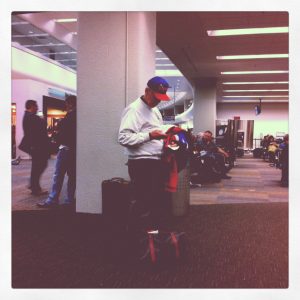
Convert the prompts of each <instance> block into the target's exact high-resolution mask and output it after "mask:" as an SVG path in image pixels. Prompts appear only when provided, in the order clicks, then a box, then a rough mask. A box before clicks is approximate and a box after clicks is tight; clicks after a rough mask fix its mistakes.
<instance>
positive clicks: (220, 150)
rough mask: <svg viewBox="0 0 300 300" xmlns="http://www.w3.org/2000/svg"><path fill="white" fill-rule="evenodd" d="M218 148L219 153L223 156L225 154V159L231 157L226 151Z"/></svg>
mask: <svg viewBox="0 0 300 300" xmlns="http://www.w3.org/2000/svg"><path fill="white" fill-rule="evenodd" d="M217 148H218V152H219V153H221V154H223V155H224V156H225V157H229V154H228V153H227V152H226V151H224V150H223V149H222V148H220V147H217Z"/></svg>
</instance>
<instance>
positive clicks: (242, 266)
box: [12, 203, 288, 288]
mask: <svg viewBox="0 0 300 300" xmlns="http://www.w3.org/2000/svg"><path fill="white" fill-rule="evenodd" d="M174 224H176V227H177V229H178V230H180V231H184V232H185V233H186V236H187V238H188V242H187V249H186V250H187V251H186V256H185V259H184V260H183V261H181V262H180V263H178V264H176V265H172V266H164V267H162V268H160V269H155V268H151V266H149V265H147V264H145V263H137V262H134V261H132V260H127V258H126V255H125V254H122V252H121V250H120V251H119V250H118V249H120V248H122V245H123V243H125V242H126V241H124V239H123V238H122V237H118V236H110V235H109V234H107V233H105V231H104V227H103V223H102V219H101V218H100V217H99V216H98V215H84V214H74V213H72V212H70V211H66V210H63V209H59V210H53V211H52V210H50V211H40V210H36V211H30V210H28V211H13V212H12V233H13V234H12V286H13V287H14V288H287V287H288V204H287V203H255V204H254V203H245V204H231V205H228V204H219V205H200V206H191V207H190V211H189V214H188V216H186V217H184V218H178V219H176V220H174ZM107 237H109V238H111V240H112V241H114V242H113V247H112V248H111V249H108V248H107V247H105V245H107V243H106V242H105V241H106V239H107ZM113 250H114V251H113ZM116 253H117V255H114V254H116Z"/></svg>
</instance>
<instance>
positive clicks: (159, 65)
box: [155, 64, 174, 67]
mask: <svg viewBox="0 0 300 300" xmlns="http://www.w3.org/2000/svg"><path fill="white" fill-rule="evenodd" d="M155 66H156V67H174V64H156V65H155Z"/></svg>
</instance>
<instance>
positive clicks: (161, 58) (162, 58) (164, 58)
mask: <svg viewBox="0 0 300 300" xmlns="http://www.w3.org/2000/svg"><path fill="white" fill-rule="evenodd" d="M155 59H156V60H169V59H168V58H167V57H156V58H155Z"/></svg>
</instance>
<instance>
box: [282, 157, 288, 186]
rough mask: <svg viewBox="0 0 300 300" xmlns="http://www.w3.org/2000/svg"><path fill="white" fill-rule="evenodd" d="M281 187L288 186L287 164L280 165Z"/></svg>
mask: <svg viewBox="0 0 300 300" xmlns="http://www.w3.org/2000/svg"><path fill="white" fill-rule="evenodd" d="M281 185H282V186H288V185H289V163H288V162H284V163H282V169H281Z"/></svg>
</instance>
